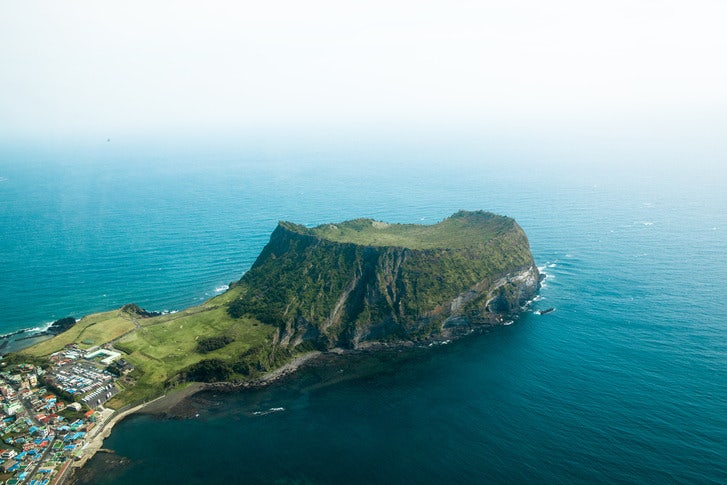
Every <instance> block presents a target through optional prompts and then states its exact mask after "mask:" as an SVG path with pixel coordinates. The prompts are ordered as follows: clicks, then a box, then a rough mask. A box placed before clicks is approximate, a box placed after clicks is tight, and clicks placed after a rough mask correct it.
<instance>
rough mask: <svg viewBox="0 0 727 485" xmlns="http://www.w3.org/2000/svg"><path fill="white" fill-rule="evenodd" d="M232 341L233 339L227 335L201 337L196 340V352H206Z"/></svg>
mask: <svg viewBox="0 0 727 485" xmlns="http://www.w3.org/2000/svg"><path fill="white" fill-rule="evenodd" d="M234 341H235V339H233V338H232V337H229V336H227V335H221V336H219V337H209V338H203V339H201V340H200V341H199V342H197V352H199V353H200V354H208V353H210V352H212V351H214V350H217V349H221V348H222V347H224V346H225V345H228V344H231V343H232V342H234Z"/></svg>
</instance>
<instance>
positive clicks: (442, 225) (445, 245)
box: [280, 211, 517, 249]
mask: <svg viewBox="0 0 727 485" xmlns="http://www.w3.org/2000/svg"><path fill="white" fill-rule="evenodd" d="M280 225H281V226H282V227H284V228H285V229H288V230H289V231H292V232H296V233H299V234H302V235H311V236H316V237H320V238H321V239H325V240H328V241H332V242H340V243H351V244H359V245H362V246H377V247H385V246H390V247H400V248H408V249H438V248H439V249H462V248H472V247H476V246H479V245H483V244H485V243H486V242H487V241H489V240H491V239H493V238H496V237H498V236H500V235H502V234H505V233H507V232H508V231H511V230H513V229H514V228H515V227H516V226H517V223H516V222H515V220H513V219H511V218H509V217H505V216H499V215H497V214H493V213H491V212H484V211H476V212H468V211H460V212H457V213H456V214H454V215H452V216H450V217H448V218H446V219H444V220H443V221H441V222H438V223H436V224H389V223H386V222H381V221H376V220H373V219H354V220H351V221H346V222H342V223H340V224H322V225H320V226H318V227H314V228H307V227H305V226H301V225H299V224H294V223H292V222H280Z"/></svg>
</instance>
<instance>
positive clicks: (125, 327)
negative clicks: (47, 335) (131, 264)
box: [23, 310, 135, 357]
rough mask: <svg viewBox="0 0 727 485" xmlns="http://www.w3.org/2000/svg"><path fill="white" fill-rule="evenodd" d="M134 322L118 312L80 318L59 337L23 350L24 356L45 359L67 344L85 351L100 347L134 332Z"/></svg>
mask: <svg viewBox="0 0 727 485" xmlns="http://www.w3.org/2000/svg"><path fill="white" fill-rule="evenodd" d="M134 327H135V325H134V322H133V321H132V320H131V318H130V317H129V316H128V315H125V314H124V313H122V312H121V311H120V310H113V311H110V312H104V313H95V314H93V315H89V316H87V317H84V318H82V319H81V320H80V321H79V322H78V323H76V324H75V325H74V326H73V327H71V328H70V329H68V330H67V331H65V332H63V333H62V334H60V335H56V336H55V337H53V338H51V339H48V340H45V341H43V342H40V343H38V344H36V345H34V346H32V347H29V348H27V349H25V350H23V353H24V354H30V355H34V356H37V357H46V356H48V355H50V354H52V353H53V352H57V351H59V350H61V349H62V348H63V347H65V346H66V345H67V344H71V343H76V344H78V346H79V347H81V348H83V349H87V348H90V347H93V346H97V345H102V344H104V343H106V342H110V341H112V340H113V339H115V338H118V337H121V336H122V335H124V334H125V333H128V332H130V331H132V330H134Z"/></svg>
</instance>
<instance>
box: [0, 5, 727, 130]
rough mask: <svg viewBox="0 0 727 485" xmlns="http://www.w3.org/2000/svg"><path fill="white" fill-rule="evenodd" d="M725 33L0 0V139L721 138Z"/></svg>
mask: <svg viewBox="0 0 727 485" xmlns="http://www.w3.org/2000/svg"><path fill="white" fill-rule="evenodd" d="M725 22H727V2H725V1H723V0H714V1H710V0H690V1H685V0H680V1H670V0H659V1H648V0H609V1H599V2H595V1H584V0H551V1H547V2H544V1H540V0H508V1H503V0H499V1H492V2H491V1H482V0H480V1H456V0H447V1H439V0H435V1H430V0H419V1H397V0H386V1H380V0H367V1H365V2H346V1H340V0H336V1H326V0H307V1H274V0H273V1H254V2H252V1H250V2H248V1H242V2H233V1H229V2H219V1H210V0H205V1H196V2H188V1H169V2H156V1H150V0H145V1H141V2H135V1H118V2H102V1H98V0H93V1H81V0H74V1H68V2H58V1H46V2H39V1H27V0H22V1H12V0H0V130H1V131H3V132H4V136H6V137H8V136H10V137H12V136H20V137H28V136H30V137H34V136H45V135H56V136H58V135H64V134H74V135H80V136H84V135H95V134H101V135H102V136H106V135H108V136H114V135H118V134H127V133H154V132H166V133H174V132H176V131H178V132H180V133H182V132H185V133H187V132H200V133H202V132H214V131H217V130H220V131H226V132H228V133H233V134H234V133H236V132H246V131H250V130H252V131H255V130H257V131H260V132H265V131H266V130H276V129H281V127H286V128H289V129H298V130H304V131H305V130H314V131H315V130H316V127H321V128H320V129H323V127H325V128H326V129H336V128H341V129H344V128H348V129H351V130H355V129H358V128H362V127H363V128H366V127H369V128H371V127H377V126H378V127H382V126H383V127H386V129H396V127H402V129H404V127H408V128H411V127H415V128H416V127H417V126H421V127H426V128H427V129H431V128H434V129H437V128H442V129H450V130H457V129H460V128H461V129H465V128H467V127H470V128H472V127H480V128H482V127H492V128H493V129H497V127H500V129H518V128H523V129H532V130H534V131H538V130H541V131H542V132H543V133H547V131H548V130H558V129H560V128H563V129H566V130H576V131H577V130H578V129H580V127H583V126H592V127H602V128H604V129H609V130H616V131H618V130H623V131H624V133H628V132H629V130H631V129H632V127H633V126H639V125H652V126H662V125H663V126H664V132H668V131H669V130H685V129H686V130H694V131H700V130H701V129H702V126H708V125H710V123H712V122H714V123H717V124H721V128H724V127H725V120H726V119H727V117H726V116H725V113H726V112H727V62H726V61H725V59H726V56H727V28H726V27H725ZM695 126H698V127H699V128H698V129H697V128H694V127H695ZM503 127H505V128H503ZM559 127H560V128H559ZM480 128H478V129H480ZM372 129H374V128H372Z"/></svg>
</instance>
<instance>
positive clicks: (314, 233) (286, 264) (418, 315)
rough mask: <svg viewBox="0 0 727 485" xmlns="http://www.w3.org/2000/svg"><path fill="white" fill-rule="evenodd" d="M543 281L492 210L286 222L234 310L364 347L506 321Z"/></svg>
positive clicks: (525, 247) (318, 341) (513, 232)
mask: <svg viewBox="0 0 727 485" xmlns="http://www.w3.org/2000/svg"><path fill="white" fill-rule="evenodd" d="M539 281H540V278H539V274H538V270H537V268H536V266H535V264H534V262H533V257H532V255H531V253H530V248H529V244H528V240H527V237H526V235H525V233H524V232H523V230H522V229H521V228H520V226H518V224H517V223H516V222H515V221H514V220H513V219H510V218H508V217H503V216H498V215H495V214H491V213H488V212H481V211H478V212H464V211H463V212H458V213H456V214H454V215H453V216H451V217H449V218H447V219H445V220H444V221H441V222H440V223H438V224H433V225H415V224H386V223H383V222H379V221H374V220H370V219H356V220H354V221H348V222H344V223H340V224H325V225H322V226H318V227H316V228H307V227H304V226H300V225H297V224H292V223H289V222H281V223H280V224H279V225H278V227H277V228H276V229H275V231H274V232H273V233H272V235H271V237H270V242H269V243H268V244H267V245H266V246H265V248H264V249H263V251H262V253H261V254H260V256H259V257H258V259H257V261H256V262H255V264H254V265H253V267H252V268H251V269H250V271H248V272H247V273H246V274H245V275H244V276H243V277H242V279H241V280H240V281H239V282H237V283H236V286H238V287H240V289H241V291H240V297H239V298H237V299H236V300H234V301H233V302H231V303H230V305H229V308H228V312H229V314H230V315H231V316H233V317H235V318H239V317H242V316H250V317H253V318H255V319H257V320H259V321H261V322H263V323H269V324H274V325H276V326H277V327H278V335H277V341H278V343H279V344H282V345H291V346H296V345H307V346H312V347H316V348H319V349H326V348H331V347H344V348H356V347H360V346H363V345H366V344H367V343H369V342H382V341H407V340H418V339H422V338H432V337H434V338H436V337H442V338H444V337H448V336H451V335H454V334H457V333H459V332H464V331H467V330H468V329H470V328H472V327H476V326H481V325H485V324H495V323H498V322H501V321H503V319H504V318H507V316H508V315H511V314H513V313H516V312H517V311H519V310H520V309H521V308H522V307H523V305H525V304H526V303H527V302H528V301H529V300H530V299H532V298H533V297H534V296H535V293H536V292H537V290H538V288H539Z"/></svg>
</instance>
